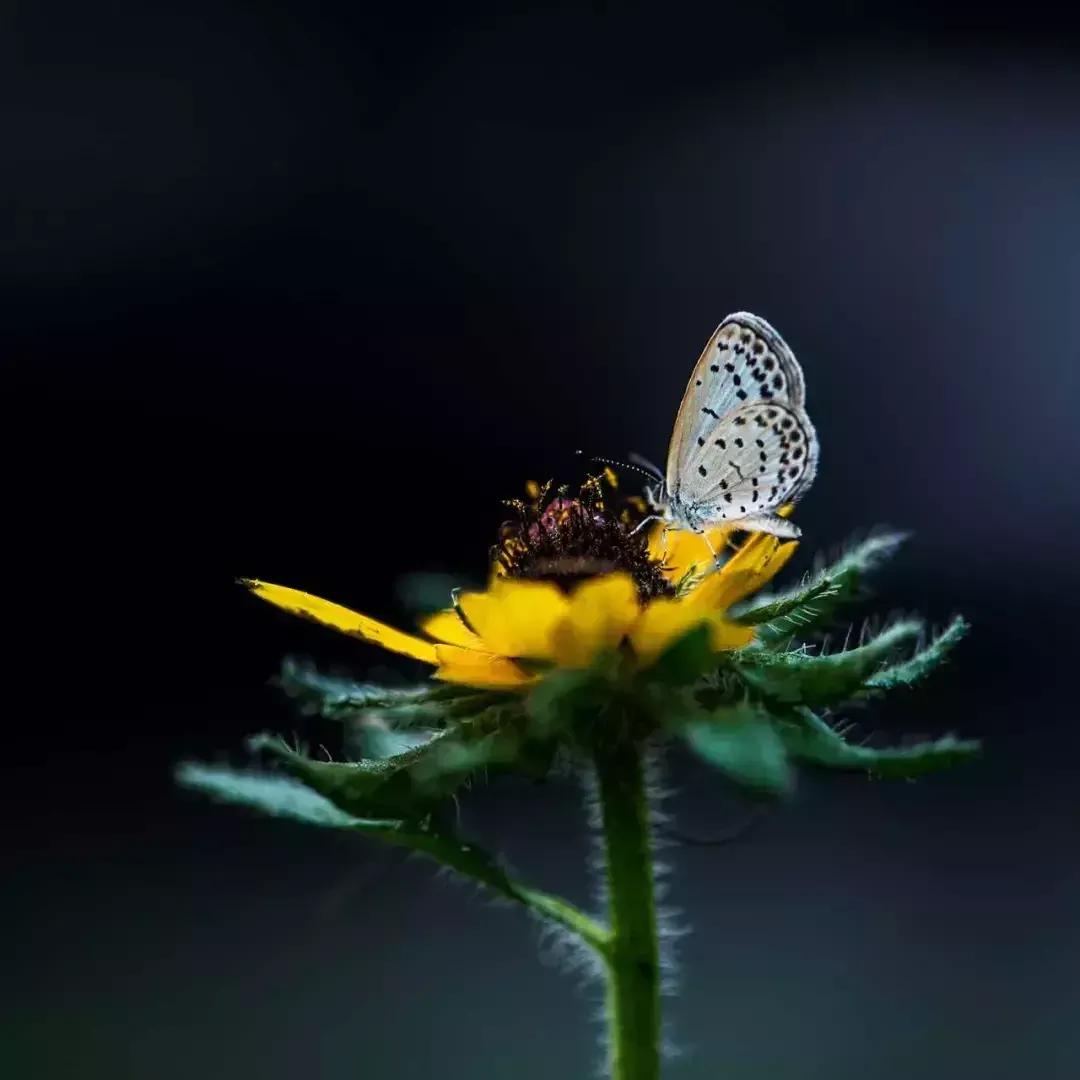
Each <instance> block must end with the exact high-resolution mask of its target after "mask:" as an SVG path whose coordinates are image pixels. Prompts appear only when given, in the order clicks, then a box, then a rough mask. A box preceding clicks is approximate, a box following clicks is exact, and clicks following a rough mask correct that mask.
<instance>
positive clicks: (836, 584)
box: [740, 532, 907, 647]
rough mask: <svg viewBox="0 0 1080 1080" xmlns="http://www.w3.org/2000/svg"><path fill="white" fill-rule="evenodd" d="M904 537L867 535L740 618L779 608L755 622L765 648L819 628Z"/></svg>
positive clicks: (855, 596) (850, 598) (857, 593)
mask: <svg viewBox="0 0 1080 1080" xmlns="http://www.w3.org/2000/svg"><path fill="white" fill-rule="evenodd" d="M905 539H907V534H906V533H899V532H883V533H877V534H875V535H873V536H868V537H867V538H866V539H865V540H863V541H861V542H860V543H857V544H854V545H852V547H850V548H848V550H847V551H845V552H844V553H843V554H842V555H841V556H840V557H839V558H838V559H836V560H835V561H834V562H832V563H830V564H829V565H828V566H825V567H823V568H822V569H820V570H817V571H816V572H815V573H814V574H812V575H811V577H810V578H809V579H808V580H807V581H806V582H804V583H803V584H802V585H800V586H799V587H798V588H795V589H792V590H790V591H789V592H786V593H781V594H779V595H778V596H775V597H773V598H772V599H771V600H769V601H768V602H767V603H763V604H759V605H756V606H755V607H754V608H751V609H750V610H749V611H747V612H744V613H743V614H742V615H741V616H740V618H742V619H743V620H746V619H748V618H749V617H751V616H753V615H754V613H755V612H761V611H762V610H763V609H766V608H770V607H772V608H776V609H778V610H779V612H780V614H777V615H773V616H772V617H767V618H766V619H764V620H761V621H760V623H759V624H758V628H757V640H758V643H759V644H760V645H763V646H766V647H768V646H771V645H776V644H779V643H782V642H785V641H788V640H789V639H791V638H792V637H797V636H798V635H800V634H801V633H803V632H804V631H806V630H811V629H814V628H816V627H820V626H822V625H824V624H826V623H828V622H830V621H831V620H832V619H833V617H834V616H835V615H836V613H837V612H838V611H839V610H840V609H841V608H842V607H843V606H844V605H846V604H849V603H851V602H852V601H854V600H857V599H859V597H860V595H861V593H862V590H863V583H864V581H865V579H866V575H867V574H868V573H870V571H872V570H874V569H875V568H876V567H877V566H879V565H880V564H881V563H883V562H884V561H885V560H886V559H888V558H890V557H891V556H892V555H894V554H895V553H896V551H897V549H898V548H899V547H900V545H901V544H902V543H903V542H904V540H905Z"/></svg>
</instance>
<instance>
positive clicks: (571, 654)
mask: <svg viewBox="0 0 1080 1080" xmlns="http://www.w3.org/2000/svg"><path fill="white" fill-rule="evenodd" d="M638 611H639V608H638V599H637V589H636V588H635V587H634V582H633V581H632V580H631V578H630V576H629V575H628V574H608V575H605V576H604V577H600V578H596V579H595V580H593V581H586V582H585V583H584V584H582V585H579V586H578V587H577V589H575V590H574V593H573V595H572V596H571V598H570V607H569V610H568V611H567V613H566V615H565V617H564V618H563V619H562V621H561V622H559V624H558V625H557V626H556V627H555V629H554V631H553V633H552V648H553V655H554V658H555V660H556V661H557V663H558V664H559V665H561V666H562V667H569V668H582V667H588V666H589V664H590V663H592V661H593V660H594V659H595V658H596V657H597V656H598V655H599V654H600V653H602V652H606V651H607V650H610V649H614V648H616V647H617V646H618V644H619V642H620V641H622V640H623V638H624V637H626V635H627V633H628V631H629V630H630V628H631V627H632V626H633V625H634V623H635V621H636V620H637V617H638Z"/></svg>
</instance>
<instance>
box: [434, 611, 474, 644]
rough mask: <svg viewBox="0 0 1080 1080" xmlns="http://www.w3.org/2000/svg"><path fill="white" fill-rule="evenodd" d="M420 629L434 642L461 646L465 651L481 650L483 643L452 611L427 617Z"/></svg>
mask: <svg viewBox="0 0 1080 1080" xmlns="http://www.w3.org/2000/svg"><path fill="white" fill-rule="evenodd" d="M420 629H421V630H423V631H424V633H425V634H427V635H428V637H433V638H435V640H436V641H446V642H448V643H449V644H451V645H461V646H462V647H463V648H466V649H483V647H484V643H483V642H482V641H481V640H480V638H479V637H477V636H476V634H474V633H473V632H472V631H471V630H470V629H469V628H468V627H467V626H466V625H465V623H464V622H463V621H462V618H461V616H460V615H459V614H458V613H457V612H456V611H455V610H454V609H453V608H449V609H448V610H447V611H440V612H437V613H436V614H434V615H429V616H428V617H427V618H426V619H423V620H422V621H421V623H420Z"/></svg>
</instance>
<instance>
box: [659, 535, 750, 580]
mask: <svg viewBox="0 0 1080 1080" xmlns="http://www.w3.org/2000/svg"><path fill="white" fill-rule="evenodd" d="M731 531H732V530H731V527H730V526H728V525H719V526H717V527H716V528H714V529H707V530H706V531H705V532H703V533H698V532H693V531H691V530H690V529H674V528H671V527H670V526H666V527H665V526H664V524H663V523H662V522H658V523H657V524H656V525H655V526H654V527H653V528H652V529H651V530H650V531H649V555H650V557H652V558H653V559H659V560H660V561H662V562H663V564H664V575H665V577H667V578H668V579H669V580H671V581H678V580H679V579H680V578H682V577H683V576H684V575H685V574H686V573H687V571H689V570H695V572H696V573H699V574H705V573H708V572H709V570H710V568H711V567H712V564H713V562H714V561H715V560H714V556H713V552H714V551H715V552H717V553H719V552H722V551H723V550H724V545H725V544H726V543H727V540H728V536H729V535H730V533H731ZM709 544H712V550H711V551H710V550H709Z"/></svg>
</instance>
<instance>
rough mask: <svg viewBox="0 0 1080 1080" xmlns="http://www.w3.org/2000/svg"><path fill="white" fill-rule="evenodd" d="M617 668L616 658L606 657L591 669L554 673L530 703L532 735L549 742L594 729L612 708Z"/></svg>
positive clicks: (530, 696) (531, 696)
mask: <svg viewBox="0 0 1080 1080" xmlns="http://www.w3.org/2000/svg"><path fill="white" fill-rule="evenodd" d="M617 666H618V665H617V658H616V657H614V656H602V657H600V658H599V659H598V660H597V661H596V662H595V663H594V664H593V665H592V666H591V667H589V668H584V669H582V670H573V669H562V670H555V671H552V672H551V673H550V674H549V675H547V676H546V677H545V678H543V679H542V680H541V681H540V682H539V683H537V685H536V686H535V687H534V688H533V690H532V692H531V693H530V694H529V697H528V699H527V700H526V706H525V708H526V712H527V714H528V717H529V731H530V733H531V734H533V735H534V736H535V737H536V738H539V739H541V740H546V739H554V738H559V737H562V736H565V735H567V734H569V733H571V732H573V731H574V730H575V729H577V728H578V727H579V726H580V725H583V724H584V725H593V726H594V725H595V724H596V723H597V722H598V717H599V716H600V715H601V714H602V713H603V712H605V711H606V710H607V709H608V708H609V707H610V705H611V700H612V692H613V687H614V684H615V680H616V669H617Z"/></svg>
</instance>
